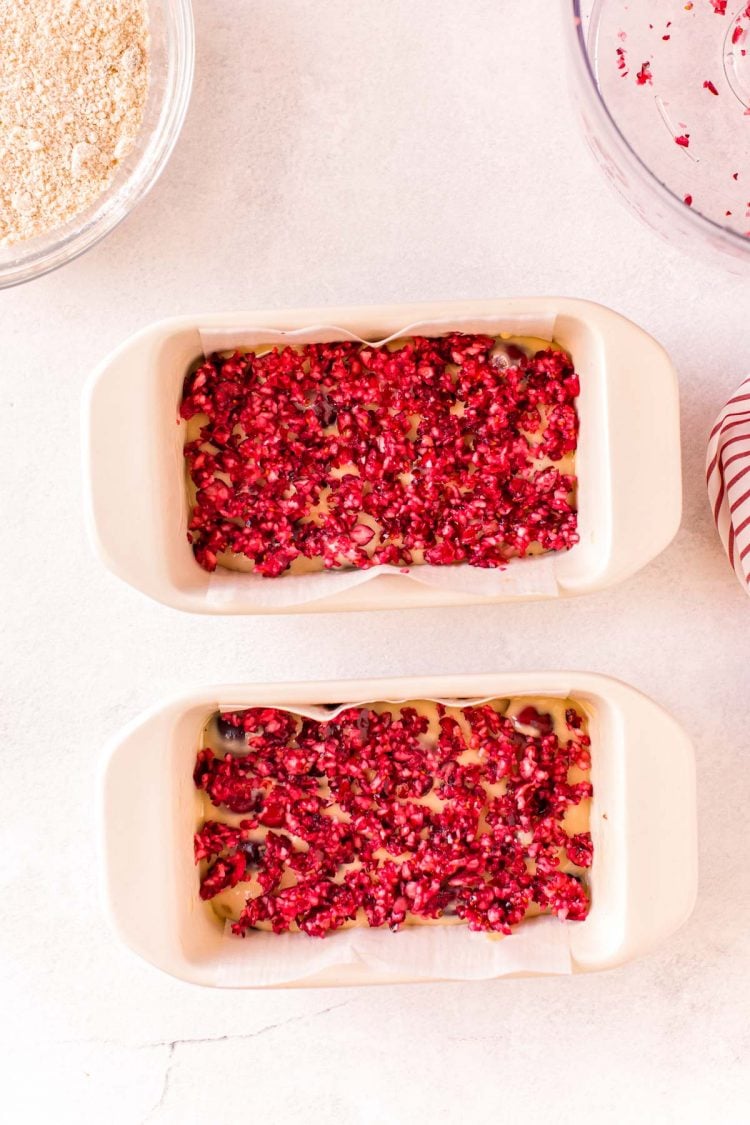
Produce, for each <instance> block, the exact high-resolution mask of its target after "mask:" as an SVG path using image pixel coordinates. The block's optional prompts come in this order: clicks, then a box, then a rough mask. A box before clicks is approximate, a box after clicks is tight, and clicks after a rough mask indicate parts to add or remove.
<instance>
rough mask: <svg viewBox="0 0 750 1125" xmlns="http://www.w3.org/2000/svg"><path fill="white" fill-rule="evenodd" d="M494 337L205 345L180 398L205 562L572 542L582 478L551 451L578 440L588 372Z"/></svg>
mask: <svg viewBox="0 0 750 1125" xmlns="http://www.w3.org/2000/svg"><path fill="white" fill-rule="evenodd" d="M495 350H496V341H495V339H494V338H493V337H491V336H480V335H463V334H461V333H458V332H454V333H450V334H448V335H446V336H443V337H437V338H426V337H415V338H413V339H410V340H408V341H406V342H405V343H403V344H402V345H401V346H399V347H398V348H396V349H395V350H390V349H389V348H388V347H375V346H373V345H370V344H367V345H362V344H358V343H355V342H351V341H343V342H340V343H331V344H307V345H304V346H301V347H300V348H298V349H295V348H291V347H286V348H283V349H281V350H279V349H276V348H275V349H273V350H272V351H269V352H266V353H265V354H263V355H256V354H255V353H253V352H248V353H240V352H236V353H235V354H234V355H231V356H229V357H226V356H221V355H218V354H215V355H211V356H209V357H208V359H206V360H205V361H204V362H203V363H201V364H200V366H199V367H198V368H197V370H196V371H194V372H193V373H192V374H190V375H188V377H187V378H186V380H185V384H184V391H183V398H182V403H181V406H180V414H181V416H182V418H183V419H185V420H189V419H191V418H195V417H198V418H199V419H200V421H201V422H202V423H203V424H202V426H201V428H200V433H199V436H198V437H197V438H196V439H195V440H192V441H189V442H188V443H187V444H186V445H185V451H184V452H185V459H186V462H187V467H188V472H189V474H190V478H191V480H192V482H193V484H194V485H195V489H196V498H195V503H194V506H193V509H192V513H191V516H190V522H189V529H188V539H189V541H190V542H191V543H192V546H193V551H194V554H195V557H196V559H197V561H198V562H199V563H200V565H201V566H202V567H204V568H205V569H206V570H214V569H215V568H216V566H217V565H219V559H220V556H221V555H222V554H224V553H228V554H229V555H236V556H243V557H244V558H246V559H249V560H251V561H252V563H253V568H254V570H255V571H257V573H258V574H261V575H263V576H266V577H277V576H279V575H281V574H284V573H285V572H286V571H288V570H289V568H290V567H291V566H292V565H293V563H294V562H295V560H297V559H312V560H316V562H318V563H322V565H323V566H324V567H327V568H340V567H356V568H360V569H364V568H368V567H371V566H375V565H378V564H380V563H385V564H388V565H391V566H398V567H404V566H406V567H408V566H411V565H412V564H413V563H414V562H415V553H417V556H418V557H417V559H416V561H417V562H420V561H421V560H422V559H423V560H424V561H425V562H426V563H429V564H431V565H433V566H451V565H454V564H457V563H468V564H469V565H471V566H477V567H503V566H505V565H506V564H507V562H508V560H509V559H511V558H514V557H517V556H523V555H525V554H527V553H528V551H529V549H530V548H531V547H532V546H534V548H535V550H542V551H564V550H567V549H569V548H570V547H572V546H573V545H574V544H575V543H576V542H577V541H578V534H577V511H576V506H575V499H574V493H575V485H576V481H575V477H573V476H572V475H570V474H569V473H567V472H563V471H561V469H560V468H559V467H558V465H557V464H555V463H556V462H557V463H559V462H560V461H561V460H562V459H563V458H564V457H566V456H568V455H569V454H572V453H574V452H575V449H576V445H577V440H578V415H577V413H576V409H575V399H576V397H577V395H578V393H579V389H580V388H579V381H578V376H577V375H576V372H575V370H574V368H573V365H572V363H571V360H570V358H569V357H568V356H567V355H566V354H565V353H564V352H561V351H559V350H556V349H552V348H550V349H548V350H546V351H539V352H537V353H536V354H535V355H533V356H527V355H526V354H525V353H524V352H523V351H522V350H521V349H520V348H517V347H512V346H508V347H507V348H506V349H505V350H506V354H505V355H503V356H501V357H498V356H496V355H495V354H494V352H495ZM500 360H502V362H500ZM419 556H421V558H420V557H419Z"/></svg>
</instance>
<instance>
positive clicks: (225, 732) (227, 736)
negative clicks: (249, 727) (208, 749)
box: [216, 715, 245, 743]
mask: <svg viewBox="0 0 750 1125" xmlns="http://www.w3.org/2000/svg"><path fill="white" fill-rule="evenodd" d="M216 729H217V730H218V732H219V734H220V735H221V737H222V738H223V739H224V741H225V742H240V743H244V741H245V732H244V730H243V729H242V727H241V726H238V725H237V723H235V722H233V721H232V719H231V718H229V717H225V716H222V715H220V716H219V718H218V719H217V720H216Z"/></svg>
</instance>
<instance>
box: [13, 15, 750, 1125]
mask: <svg viewBox="0 0 750 1125" xmlns="http://www.w3.org/2000/svg"><path fill="white" fill-rule="evenodd" d="M196 9H197V11H196V16H197V31H198V59H197V75H196V86H195V93H194V97H193V102H192V105H191V109H190V112H189V116H188V120H187V123H186V126H185V130H184V133H183V135H182V137H181V139H180V141H179V144H178V146H177V149H176V151H175V153H174V156H173V159H172V161H171V163H170V165H169V167H168V169H167V171H166V173H165V175H164V177H163V179H162V180H161V182H160V183H159V184H158V185H157V187H156V188H155V190H154V191H153V193H152V195H151V196H150V197H149V199H148V200H147V201H145V202H144V203H143V204H142V205H141V207H140V208H139V209H138V210H137V211H136V212H135V213H134V214H133V215H132V216H131V218H130V219H129V220H128V221H127V222H126V223H125V224H124V225H123V226H121V227H120V229H119V230H117V231H116V232H115V233H114V234H113V235H112V237H111V238H110V239H109V240H108V241H107V242H106V243H105V244H103V245H100V246H99V247H97V248H96V249H95V250H93V251H92V252H91V253H89V254H88V255H87V256H86V257H84V258H83V259H81V260H79V261H77V262H75V263H73V264H72V265H71V266H69V267H67V268H66V269H64V270H63V271H61V272H59V273H56V274H53V275H51V276H49V277H46V278H43V279H42V280H40V281H38V282H36V283H34V284H32V285H29V286H26V287H24V288H21V289H18V290H14V291H11V292H6V293H3V294H1V295H0V341H1V343H2V349H1V351H0V380H1V388H2V399H1V401H2V414H3V419H4V422H5V447H4V455H3V457H2V458H1V459H0V493H1V494H2V498H3V499H2V519H1V525H2V547H3V549H2V551H0V572H1V574H2V584H3V590H4V593H5V606H4V610H5V612H4V615H3V616H4V619H5V620H4V624H5V629H4V632H3V640H2V646H3V648H2V698H3V707H2V709H0V729H1V730H2V743H1V745H2V750H0V754H2V770H3V775H2V776H3V787H4V793H5V794H6V808H5V811H4V815H3V817H2V818H0V846H1V847H2V854H3V857H4V862H3V865H2V877H1V878H2V892H1V901H2V916H3V921H2V925H1V926H0V990H1V991H2V995H3V1013H4V1018H3V1019H2V1021H0V1035H2V1038H3V1042H4V1044H5V1045H4V1047H3V1056H4V1061H5V1064H6V1068H5V1069H6V1073H5V1076H4V1078H3V1102H4V1105H5V1107H6V1109H8V1110H9V1111H10V1112H11V1117H12V1119H14V1120H24V1121H27V1122H55V1125H67V1123H68V1122H70V1123H71V1125H72V1123H75V1125H81V1123H86V1125H88V1123H89V1122H91V1123H97V1125H98V1123H99V1122H102V1121H107V1122H108V1123H109V1125H120V1123H126V1125H130V1123H132V1122H141V1121H148V1122H153V1123H159V1125H162V1123H164V1125H166V1123H170V1125H190V1123H193V1122H196V1123H198V1122H200V1123H201V1125H202V1123H205V1122H206V1121H223V1120H230V1119H251V1118H255V1119H257V1118H258V1117H259V1116H262V1117H263V1118H264V1119H267V1120H270V1121H274V1122H276V1123H277V1125H278V1123H284V1122H295V1123H296V1122H300V1121H306V1120H311V1119H313V1118H314V1119H318V1118H320V1119H323V1118H324V1117H325V1119H326V1120H328V1121H333V1122H347V1123H349V1122H352V1123H357V1125H359V1123H363V1125H380V1123H382V1122H401V1121H403V1122H407V1121H408V1122H412V1121H417V1122H426V1121H436V1122H454V1121H455V1122H459V1121H461V1122H464V1121H474V1122H477V1123H485V1122H486V1123H488V1125H489V1123H495V1122H497V1121H500V1120H505V1121H514V1122H516V1121H521V1120H523V1119H524V1118H526V1117H529V1118H530V1117H532V1116H533V1117H534V1118H535V1119H538V1120H549V1121H552V1122H576V1123H579V1122H581V1121H590V1122H592V1123H593V1122H596V1123H597V1125H598V1123H601V1122H609V1121H613V1122H622V1121H626V1122H629V1121H634V1122H643V1121H659V1122H660V1123H670V1122H680V1123H684V1122H704V1121H708V1120H716V1121H718V1120H721V1121H722V1122H724V1123H733V1122H741V1121H744V1120H747V1117H746V1113H747V1097H748V1094H750V1082H749V1080H748V1055H749V1054H750V1037H749V1034H748V1020H747V1012H748V1008H749V1006H750V973H749V972H748V965H749V964H750V938H749V937H748V934H750V925H749V923H750V906H749V904H750V885H749V880H748V870H749V868H748V863H747V855H748V844H747V842H748V808H749V807H750V733H749V731H750V727H749V724H748V719H747V698H748V667H749V665H750V661H749V660H748V656H749V655H750V640H749V636H750V629H749V626H750V616H749V614H750V607H749V606H748V602H747V598H746V597H745V596H744V594H743V592H742V590H741V589H740V588H739V585H738V583H737V581H736V579H735V578H734V576H733V574H732V572H731V570H730V568H729V566H728V563H727V561H726V559H725V558H724V556H723V553H722V551H721V547H720V544H719V541H718V539H717V537H716V534H715V531H714V528H713V525H712V523H711V519H710V515H709V511H708V505H707V501H706V496H705V492H704V487H703V455H704V447H705V440H706V435H707V431H708V429H709V427H710V425H711V422H712V420H713V418H714V416H715V414H716V411H717V409H718V407H719V406H720V405H721V404H722V402H723V401H724V400H725V399H726V397H727V395H728V394H729V392H731V390H732V389H733V388H734V387H735V386H736V385H737V384H738V383H739V381H740V380H741V378H742V377H743V376H745V375H746V374H747V373H748V370H750V276H749V277H748V279H747V280H744V281H743V280H741V279H739V280H738V279H737V278H732V277H730V276H729V275H727V274H726V273H724V272H723V271H722V270H721V268H720V267H716V268H715V269H714V268H712V267H711V266H710V265H709V266H707V265H705V264H701V263H698V262H695V261H693V260H692V259H690V258H688V257H686V256H684V255H683V254H682V253H681V252H680V251H679V250H677V249H673V248H670V247H669V246H667V245H666V244H663V243H662V242H661V241H659V240H658V239H657V238H656V237H655V236H654V235H652V234H651V233H650V232H649V231H648V230H647V229H646V228H644V227H643V226H641V225H640V223H639V222H638V221H637V220H636V219H635V218H633V217H632V216H631V215H630V213H629V212H628V211H627V210H626V209H625V208H624V207H623V206H622V204H621V203H620V202H619V200H618V199H617V198H616V197H615V196H614V195H613V194H611V192H610V191H609V189H608V188H607V187H606V186H605V184H604V182H603V181H602V179H601V178H600V175H599V172H598V170H597V169H596V168H595V166H594V164H593V162H592V160H591V158H590V156H589V154H588V151H587V150H586V148H585V146H584V142H583V140H582V139H581V135H580V133H579V129H578V124H577V121H576V118H575V116H574V113H573V110H572V106H571V104H570V100H569V97H568V93H567V88H566V83H565V70H564V61H565V60H564V57H563V45H562V42H561V36H560V29H559V22H558V18H557V14H556V9H557V5H553V4H551V3H549V0H524V2H523V3H518V0H464V2H459V0H356V2H352V0H255V2H254V3H250V2H249V0H246V2H244V3H242V2H241V3H238V2H237V0H214V2H213V3H210V4H209V3H203V2H200V0H199V3H197V4H196ZM545 293H553V294H554V293H558V294H565V295H570V296H581V297H588V298H593V299H595V300H598V301H602V302H604V303H605V304H610V305H612V306H613V307H614V308H616V309H618V310H619V311H621V312H623V313H625V314H626V315H628V316H630V317H632V318H633V319H635V320H636V321H639V322H640V323H641V324H642V325H643V326H644V327H645V328H647V329H648V330H649V331H651V332H652V333H653V334H654V335H655V336H657V337H658V338H659V339H660V340H661V341H662V343H663V344H665V345H666V347H667V348H668V349H669V350H670V352H671V353H672V355H673V357H674V359H675V361H676V363H677V365H678V368H679V371H680V378H681V385H682V418H683V427H684V469H685V515H684V522H683V527H682V530H681V531H680V533H679V535H678V537H677V539H676V541H675V543H674V544H673V545H672V547H670V549H669V550H668V551H666V552H665V553H664V554H663V555H662V556H661V557H660V558H659V559H658V560H657V561H656V562H654V563H653V564H652V565H651V566H649V567H648V568H647V569H646V570H644V571H643V572H642V573H641V574H640V575H638V576H636V577H635V578H633V579H631V580H630V581H628V582H626V583H624V584H623V585H622V586H620V587H618V588H616V589H614V590H612V591H610V592H608V593H603V594H599V595H596V596H592V597H589V598H586V599H585V600H581V601H569V602H567V603H565V604H560V605H551V604H547V605H525V606H518V607H507V606H496V607H493V608H487V607H477V608H471V609H460V610H459V609H456V610H448V611H445V612H441V613H437V612H432V611H423V612H418V611H415V612H404V613H398V614H395V613H393V614H388V613H381V614H376V615H373V616H364V615H359V614H354V615H346V616H339V617H335V616H320V617H309V618H306V617H299V618H295V617H286V618H278V619H273V618H265V619H261V618H258V619H246V620H242V619H226V620H220V619H216V620H209V619H206V618H190V617H187V616H181V615H180V614H178V613H175V612H173V611H171V610H168V609H165V608H163V607H161V606H159V605H156V604H152V603H150V602H148V601H146V600H145V599H144V598H143V597H141V596H140V595H138V594H137V593H135V592H134V591H132V590H130V589H128V588H127V587H126V586H124V585H122V584H121V583H119V582H118V581H117V580H116V579H115V578H113V577H112V576H110V575H109V574H108V573H107V572H106V571H105V570H104V568H103V567H102V566H101V565H100V564H99V563H98V562H97V561H96V560H95V559H94V558H93V556H92V553H91V551H90V549H89V547H88V545H87V543H86V540H85V536H84V530H83V523H82V503H81V478H80V465H79V460H80V453H79V437H78V435H79V409H80V395H81V389H82V387H83V383H84V380H85V378H86V376H87V374H88V372H89V371H90V369H91V368H92V367H93V366H94V365H95V364H96V363H97V362H99V360H100V359H101V358H102V357H103V356H104V355H106V353H107V352H108V351H109V350H110V349H112V348H113V347H115V346H116V345H117V344H118V343H120V342H121V340H122V339H124V337H125V336H126V335H128V334H129V333H131V332H133V331H135V330H136V329H138V328H141V327H142V326H144V325H146V324H147V323H149V322H150V321H152V320H153V319H155V318H157V317H161V316H166V315H169V314H174V313H182V312H192V311H201V310H205V311H209V310H220V309H229V308H241V307H242V306H246V307H251V308H252V307H264V306H265V307H268V308H273V307H274V306H293V305H302V304H326V303H331V304H334V303H370V302H387V301H390V300H402V299H405V300H417V299H421V298H423V299H425V300H427V299H439V298H443V297H446V298H447V297H452V298H459V297H479V296H491V295H533V294H545ZM134 440H137V438H135V437H134ZM566 666H567V667H571V668H572V667H575V668H589V669H592V670H597V671H602V672H606V673H609V674H612V675H616V676H620V677H622V678H624V679H627V680H629V681H631V682H632V683H633V684H635V685H636V686H637V687H639V688H642V689H643V690H645V691H647V692H648V693H650V694H651V695H653V696H654V697H655V698H656V699H657V700H659V701H660V702H661V703H663V704H664V705H665V706H667V707H668V708H670V709H671V710H672V711H674V712H675V713H676V714H677V715H678V716H679V717H680V718H681V719H682V721H683V722H684V723H685V725H686V726H687V728H688V730H689V731H690V732H691V734H692V736H693V737H694V739H695V744H696V747H697V753H698V779H699V815H700V858H701V876H702V877H701V888H700V897H699V903H698V907H697V909H696V912H695V914H694V916H693V918H692V920H691V921H690V922H689V923H688V924H687V925H686V926H685V928H684V929H683V930H682V931H681V932H680V933H679V934H678V935H676V936H675V937H674V939H673V940H672V941H671V942H669V944H668V945H666V946H665V947H663V948H662V949H661V950H660V951H658V952H656V953H654V954H652V955H651V956H650V957H647V958H646V959H644V960H643V961H641V962H640V963H637V964H633V965H630V966H628V967H625V968H622V969H619V970H616V971H613V972H609V973H605V974H603V975H600V976H590V977H579V978H572V979H552V980H545V979H538V980H525V981H511V982H507V981H505V982H504V981H498V982H496V983H492V984H468V985H466V984H465V985H434V986H433V985H423V986H419V987H411V986H410V987H405V988H381V989H369V990H366V991H362V992H355V991H329V992H270V993H235V994H230V993H219V992H207V991H201V990H199V989H195V988H192V987H189V986H187V985H183V984H180V983H178V982H176V981H173V980H170V979H169V978H167V977H165V976H162V975H160V974H158V973H157V972H156V971H154V970H152V969H150V968H149V967H147V966H146V965H145V964H142V963H140V962H139V961H137V960H136V959H134V958H132V957H131V956H130V955H129V954H128V953H126V952H125V951H124V950H122V949H121V948H120V947H119V946H118V945H117V943H116V942H115V940H114V939H113V937H112V935H111V934H110V932H109V930H108V929H107V926H106V924H105V921H104V918H103V916H102V913H101V911H100V907H99V903H98V899H97V879H98V874H97V871H98V869H97V860H98V854H97V833H96V823H95V816H94V813H95V804H96V794H97V771H98V766H99V758H100V752H101V748H102V745H103V743H104V742H105V740H106V739H107V738H108V737H110V736H111V735H112V734H114V733H115V732H116V731H117V730H118V729H119V728H120V726H121V725H122V724H123V723H124V722H126V721H127V720H129V719H130V718H132V717H133V716H134V715H136V714H137V713H138V711H139V710H141V709H142V708H144V707H146V706H147V705H150V704H151V703H153V702H155V701H156V700H158V699H159V698H160V697H161V696H163V695H164V694H166V693H170V692H174V691H177V690H179V689H181V688H183V687H187V686H190V685H191V684H194V683H199V682H206V681H216V682H218V681H221V680H240V679H248V680H266V679H268V680H274V679H281V678H309V679H318V678H328V677H336V676H344V675H351V676H367V675H378V674H380V673H384V672H385V671H386V670H388V671H390V672H393V673H436V672H451V671H456V672H458V671H461V672H466V671H477V672H478V671H492V670H499V669H506V668H527V669H534V668H542V667H566ZM654 847H658V840H655V841H654ZM10 1013H12V1015H11V1014H10Z"/></svg>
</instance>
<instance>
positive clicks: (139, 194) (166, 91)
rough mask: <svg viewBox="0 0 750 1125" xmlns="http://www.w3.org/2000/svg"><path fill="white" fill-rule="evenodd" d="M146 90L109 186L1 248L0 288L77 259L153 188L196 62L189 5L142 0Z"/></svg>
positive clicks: (173, 138)
mask: <svg viewBox="0 0 750 1125" xmlns="http://www.w3.org/2000/svg"><path fill="white" fill-rule="evenodd" d="M148 13H149V31H150V47H149V60H150V62H149V66H150V70H149V90H148V98H147V101H146V108H145V113H144V118H143V124H142V125H141V128H140V130H139V133H138V137H137V139H136V143H135V145H134V146H133V149H132V151H131V152H130V153H129V155H128V156H127V157H126V159H125V160H123V162H122V164H121V166H120V168H119V169H118V171H117V174H116V175H115V177H114V179H113V181H112V183H111V184H110V185H109V187H108V188H107V189H106V191H104V192H103V193H102V194H101V195H100V196H99V197H98V198H97V199H96V200H95V201H94V202H93V203H92V204H91V205H90V206H89V207H87V208H86V209H85V210H84V211H81V212H80V213H79V214H77V215H75V216H74V217H73V218H72V219H70V220H69V221H68V222H67V223H64V224H62V225H61V226H59V227H56V228H55V229H54V230H52V231H49V232H48V233H46V234H43V235H39V236H38V237H36V238H30V239H27V240H26V241H24V242H17V243H14V244H13V245H11V246H0V289H5V288H8V287H9V286H11V285H19V284H20V283H21V282H23V281H30V280H31V279H32V278H35V277H40V276H41V275H42V274H44V273H49V271H50V270H54V269H57V267H58V266H62V265H64V264H65V263H66V262H70V261H72V259H73V258H77V257H78V255H79V254H83V253H85V251H86V250H89V249H90V248H91V247H92V246H94V245H95V244H96V243H97V242H98V241H99V240H100V239H101V238H104V237H105V235H107V234H109V232H110V231H111V230H114V228H115V227H116V226H117V224H118V223H120V222H122V220H123V219H124V218H125V217H126V215H128V214H129V213H130V212H131V211H132V209H133V208H134V207H135V206H136V204H137V203H138V202H140V200H141V199H143V197H144V196H145V195H146V193H147V192H148V191H149V190H150V189H151V188H152V187H153V185H154V184H155V183H156V181H157V180H158V178H159V176H160V175H161V173H162V171H163V169H164V166H165V165H166V163H167V160H168V159H169V156H170V154H171V152H172V149H173V148H174V145H175V142H176V140H177V137H178V136H179V133H180V129H181V128H182V123H183V121H184V119H185V113H186V111H187V107H188V102H189V100H190V89H191V86H192V82H193V65H194V57H195V44H194V38H195V37H194V30H193V13H192V8H191V4H190V0H149V3H148Z"/></svg>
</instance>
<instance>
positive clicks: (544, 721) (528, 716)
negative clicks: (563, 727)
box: [516, 706, 555, 735]
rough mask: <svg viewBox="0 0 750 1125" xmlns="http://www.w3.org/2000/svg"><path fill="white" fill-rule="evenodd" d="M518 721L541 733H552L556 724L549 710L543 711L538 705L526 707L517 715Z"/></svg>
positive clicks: (523, 725) (521, 724)
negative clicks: (539, 709) (538, 708)
mask: <svg viewBox="0 0 750 1125" xmlns="http://www.w3.org/2000/svg"><path fill="white" fill-rule="evenodd" d="M516 722H517V723H519V725H520V726H522V727H533V728H534V730H535V731H537V732H538V733H539V734H540V735H546V734H551V733H552V731H553V730H554V727H555V724H554V720H553V718H552V716H551V715H550V714H548V713H547V712H544V713H541V712H540V711H537V709H536V707H530V706H529V707H524V708H523V710H521V711H519V712H518V714H517V715H516Z"/></svg>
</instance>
